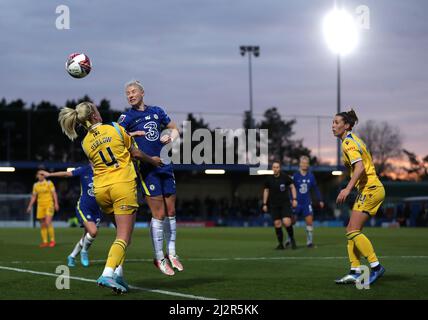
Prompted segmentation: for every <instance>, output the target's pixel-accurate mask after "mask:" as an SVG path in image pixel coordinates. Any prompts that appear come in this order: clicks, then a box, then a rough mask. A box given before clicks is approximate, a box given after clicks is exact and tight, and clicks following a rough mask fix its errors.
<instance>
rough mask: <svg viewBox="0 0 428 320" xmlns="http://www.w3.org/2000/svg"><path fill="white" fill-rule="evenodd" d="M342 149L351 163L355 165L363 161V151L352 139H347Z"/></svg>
mask: <svg viewBox="0 0 428 320" xmlns="http://www.w3.org/2000/svg"><path fill="white" fill-rule="evenodd" d="M342 148H343V152H344V154H345V155H346V156H347V157H348V159H349V163H350V164H351V165H353V164H354V163H356V162H358V161H361V160H363V158H362V155H363V151H362V150H361V148H360V146H359V145H358V144H357V143H356V142H355V141H354V140H352V139H345V140H343V143H342Z"/></svg>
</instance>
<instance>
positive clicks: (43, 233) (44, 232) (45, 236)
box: [40, 227, 48, 243]
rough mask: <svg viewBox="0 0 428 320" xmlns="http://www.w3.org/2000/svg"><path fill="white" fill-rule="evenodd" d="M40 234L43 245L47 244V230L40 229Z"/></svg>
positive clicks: (44, 228)
mask: <svg viewBox="0 0 428 320" xmlns="http://www.w3.org/2000/svg"><path fill="white" fill-rule="evenodd" d="M40 234H41V236H42V241H43V243H47V242H48V229H47V228H46V227H40Z"/></svg>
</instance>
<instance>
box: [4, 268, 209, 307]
mask: <svg viewBox="0 0 428 320" xmlns="http://www.w3.org/2000/svg"><path fill="white" fill-rule="evenodd" d="M0 270H7V271H15V272H21V273H30V274H37V275H42V276H49V277H55V278H58V277H59V276H61V275H59V274H56V273H49V272H41V271H34V270H27V269H19V268H11V267H4V266H0ZM63 277H64V278H69V279H72V280H79V281H85V282H93V283H95V282H96V280H93V279H87V278H81V277H72V276H68V277H65V276H63ZM129 287H130V288H131V289H134V290H140V291H147V292H152V293H160V294H165V295H169V296H174V297H181V298H188V299H195V300H217V299H215V298H208V297H202V296H195V295H192V294H185V293H179V292H173V291H167V290H159V289H148V288H141V287H136V286H129Z"/></svg>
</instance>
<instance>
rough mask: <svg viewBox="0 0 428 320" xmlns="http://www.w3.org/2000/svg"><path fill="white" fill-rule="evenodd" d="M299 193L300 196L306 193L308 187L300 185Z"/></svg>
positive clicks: (304, 184)
mask: <svg viewBox="0 0 428 320" xmlns="http://www.w3.org/2000/svg"><path fill="white" fill-rule="evenodd" d="M299 192H300V193H302V194H304V193H306V192H308V185H307V184H306V183H302V184H301V185H300V187H299Z"/></svg>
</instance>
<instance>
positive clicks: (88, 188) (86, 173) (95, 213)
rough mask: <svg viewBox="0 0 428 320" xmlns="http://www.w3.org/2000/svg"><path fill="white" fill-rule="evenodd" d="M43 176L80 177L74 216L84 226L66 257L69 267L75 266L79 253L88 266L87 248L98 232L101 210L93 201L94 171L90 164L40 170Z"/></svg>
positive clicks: (82, 261)
mask: <svg viewBox="0 0 428 320" xmlns="http://www.w3.org/2000/svg"><path fill="white" fill-rule="evenodd" d="M41 173H42V174H43V175H44V176H45V177H60V178H71V177H79V178H80V190H81V192H80V198H79V200H78V201H77V205H76V216H77V219H78V220H79V222H80V224H81V225H82V226H83V227H84V228H85V230H84V232H83V236H82V238H81V239H80V240H79V241H78V242H77V244H76V245H75V247H74V249H73V251H72V252H71V254H70V255H69V256H68V257H67V264H68V266H69V267H74V266H76V262H75V259H76V256H77V255H78V254H79V253H80V262H81V263H82V265H83V266H84V267H88V266H89V257H88V250H89V247H90V246H91V244H92V242H93V241H94V240H95V238H96V236H97V233H98V224H99V223H100V221H101V210H100V208H99V207H98V204H97V202H96V201H95V195H94V189H93V186H94V183H93V178H94V173H93V170H92V166H91V165H86V166H83V167H79V168H77V169H74V170H72V171H59V172H47V171H41Z"/></svg>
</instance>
